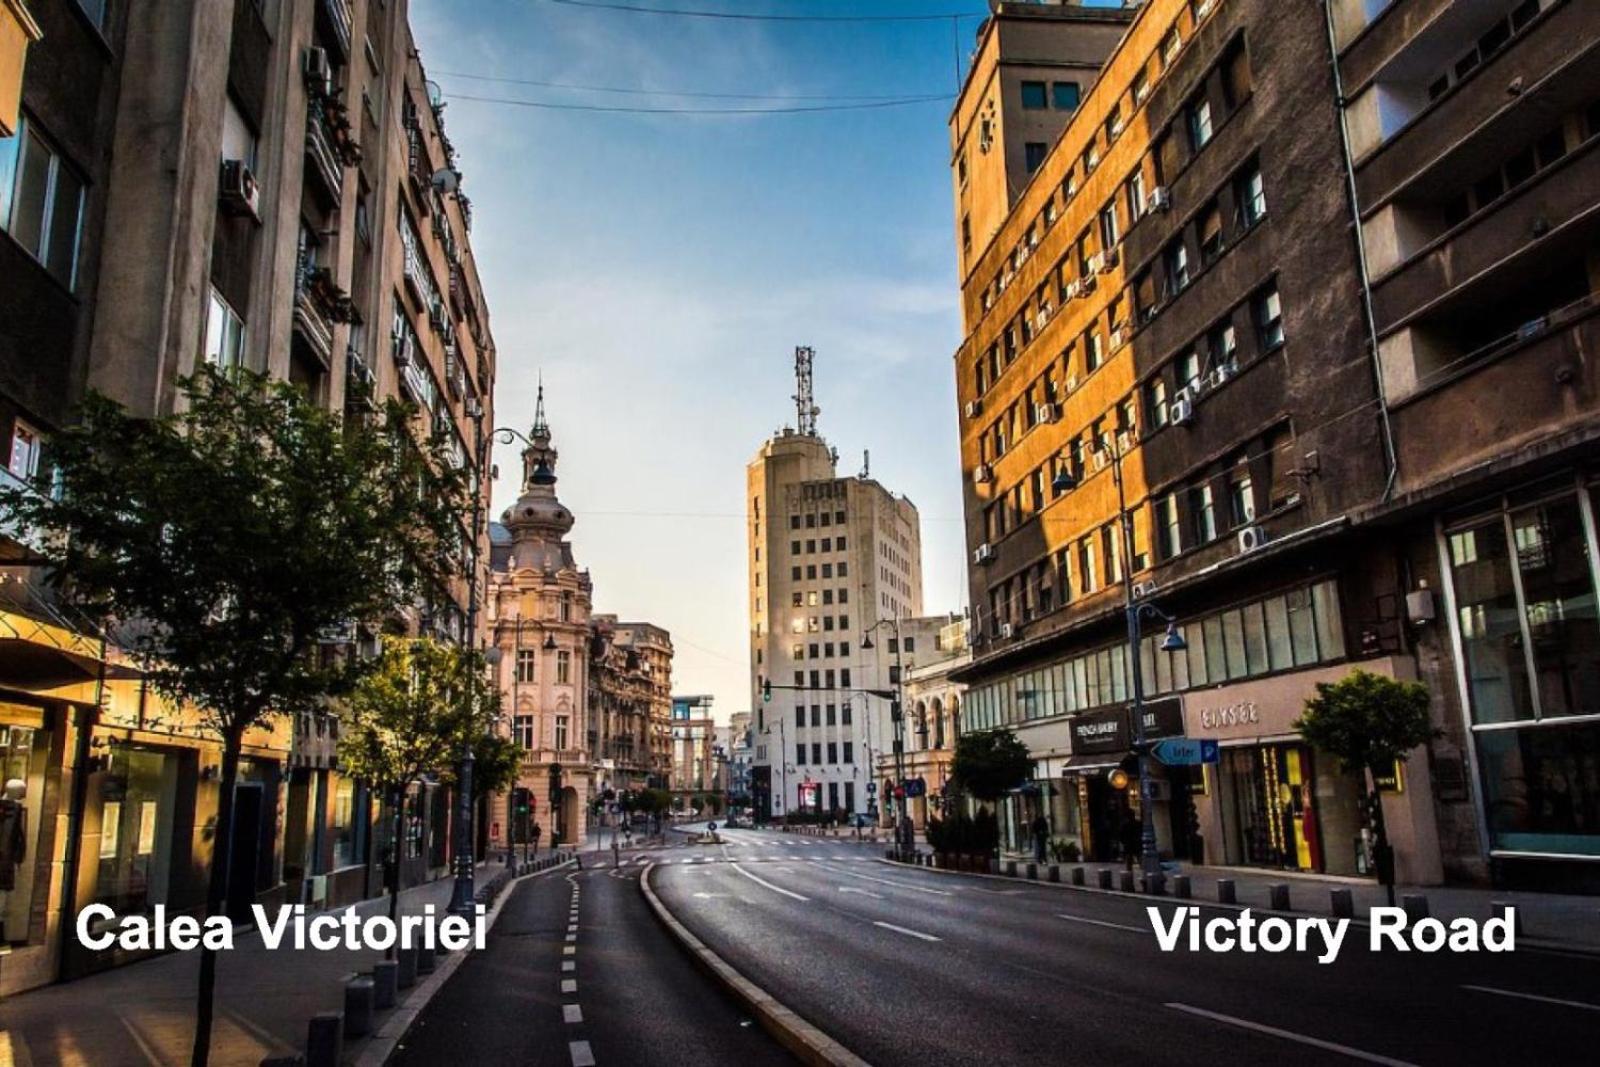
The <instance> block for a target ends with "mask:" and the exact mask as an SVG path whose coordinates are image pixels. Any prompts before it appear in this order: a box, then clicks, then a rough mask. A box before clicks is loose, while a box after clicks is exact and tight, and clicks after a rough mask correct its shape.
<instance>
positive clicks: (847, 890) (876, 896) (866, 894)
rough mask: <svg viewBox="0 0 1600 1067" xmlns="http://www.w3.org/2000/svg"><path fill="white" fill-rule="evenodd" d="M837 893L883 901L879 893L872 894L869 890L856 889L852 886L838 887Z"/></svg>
mask: <svg viewBox="0 0 1600 1067" xmlns="http://www.w3.org/2000/svg"><path fill="white" fill-rule="evenodd" d="M839 892H841V893H859V894H861V895H862V896H864V897H871V898H872V899H873V900H882V899H883V894H881V893H874V892H873V891H872V890H870V889H857V888H856V887H855V886H853V885H842V886H840V887H839Z"/></svg>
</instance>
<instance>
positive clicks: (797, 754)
mask: <svg viewBox="0 0 1600 1067" xmlns="http://www.w3.org/2000/svg"><path fill="white" fill-rule="evenodd" d="M794 761H795V763H797V764H799V765H800V766H802V767H804V766H805V765H806V746H805V745H796V746H794Z"/></svg>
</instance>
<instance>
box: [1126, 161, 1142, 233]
mask: <svg viewBox="0 0 1600 1067" xmlns="http://www.w3.org/2000/svg"><path fill="white" fill-rule="evenodd" d="M1145 198H1146V194H1145V188H1144V171H1142V170H1136V171H1134V172H1133V175H1132V177H1130V178H1129V179H1128V218H1129V219H1130V220H1132V221H1134V222H1137V221H1138V220H1139V218H1140V216H1142V215H1143V214H1144V208H1145Z"/></svg>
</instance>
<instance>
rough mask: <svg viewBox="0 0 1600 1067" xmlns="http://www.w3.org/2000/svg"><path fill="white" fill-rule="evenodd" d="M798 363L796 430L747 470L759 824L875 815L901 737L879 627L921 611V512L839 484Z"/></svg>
mask: <svg viewBox="0 0 1600 1067" xmlns="http://www.w3.org/2000/svg"><path fill="white" fill-rule="evenodd" d="M797 365H799V366H800V367H801V368H803V369H802V370H801V373H800V381H801V388H800V390H799V398H797V405H798V412H797V414H798V416H799V419H798V423H797V427H798V428H794V427H784V428H783V429H781V430H779V431H778V432H777V433H775V434H774V435H773V436H772V437H771V438H770V439H769V440H767V441H766V442H765V443H764V444H762V446H761V449H760V451H758V452H757V454H756V456H755V458H754V459H753V460H751V461H750V463H749V465H748V466H747V467H746V471H745V485H746V491H745V500H746V519H747V528H748V551H749V567H750V590H749V603H748V606H749V612H750V687H751V699H752V702H753V703H752V707H754V708H755V709H756V712H755V716H756V721H755V731H756V736H757V738H758V741H757V752H758V755H757V758H756V762H755V766H754V767H753V769H752V792H753V794H754V797H755V799H756V810H757V813H758V817H760V818H762V819H772V818H782V817H784V816H785V815H787V814H788V813H790V812H794V811H806V812H811V813H818V812H823V811H829V812H853V813H860V814H866V813H867V812H869V811H870V810H872V809H873V807H874V805H873V802H872V800H871V798H870V795H869V792H868V790H867V788H866V787H867V785H868V783H870V782H871V781H872V780H873V768H874V767H875V766H876V765H877V756H878V754H879V753H880V752H882V751H885V750H887V749H888V746H889V745H890V739H891V736H892V729H891V724H890V721H889V703H890V702H889V701H888V700H887V699H885V698H883V697H882V696H873V695H871V694H870V691H871V690H879V691H885V690H887V689H888V688H889V686H890V681H889V665H890V663H892V662H893V659H892V657H891V656H890V655H889V652H888V642H887V641H886V640H885V639H884V638H885V637H886V636H887V633H886V630H885V628H884V626H883V624H885V623H892V622H893V620H896V619H908V618H913V617H915V616H918V615H920V614H921V613H922V535H921V525H920V521H919V519H918V516H917V509H916V507H915V505H913V504H912V503H911V501H910V500H907V499H906V498H905V497H903V496H896V495H895V494H894V493H892V492H890V491H889V490H888V489H886V488H885V487H884V486H882V485H880V484H879V483H878V482H876V481H874V480H873V479H872V478H870V477H868V476H867V474H866V473H865V472H863V473H862V474H861V475H860V476H858V477H842V478H841V477H839V474H838V469H837V467H838V456H837V454H836V453H835V451H834V450H833V449H832V448H831V447H830V446H829V445H828V443H827V441H826V440H824V439H823V438H822V436H821V435H820V434H819V433H818V432H817V428H816V415H817V409H816V407H815V405H814V404H813V403H812V402H811V386H810V366H811V352H810V350H809V349H802V350H800V352H799V353H798V354H797ZM868 634H874V635H875V643H874V644H873V647H872V648H871V649H866V648H863V647H862V638H863V637H864V636H865V635H868ZM763 697H766V698H767V699H766V700H764V699H763ZM763 750H764V751H765V756H762V755H760V753H761V752H762V751H763Z"/></svg>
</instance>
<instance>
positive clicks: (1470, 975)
mask: <svg viewBox="0 0 1600 1067" xmlns="http://www.w3.org/2000/svg"><path fill="white" fill-rule="evenodd" d="M723 836H724V837H725V838H726V840H727V844H725V845H723V846H720V847H719V846H712V847H709V848H699V849H688V850H686V849H679V850H668V851H665V852H662V853H660V854H657V855H656V856H655V859H656V860H657V861H658V863H657V866H655V868H654V870H653V873H652V874H651V884H652V886H653V887H654V888H655V890H656V892H657V893H658V895H659V896H660V897H661V899H662V900H663V902H664V903H665V904H666V905H667V906H668V907H669V908H670V910H671V911H672V912H673V914H675V915H676V916H677V917H678V918H679V919H680V921H682V922H683V923H684V924H685V925H687V926H688V927H689V928H690V929H692V930H693V931H694V932H695V933H696V934H697V935H698V936H699V937H700V938H701V939H702V940H703V941H705V942H706V943H707V944H708V945H710V946H711V947H712V948H714V949H715V950H716V951H717V952H719V953H720V954H721V955H722V956H723V957H724V958H725V959H726V960H728V961H729V962H730V963H732V964H733V965H734V966H735V967H736V968H738V969H739V970H740V971H742V972H743V973H744V974H745V975H746V976H747V977H749V978H751V979H753V980H754V981H755V982H757V983H758V984H759V985H761V986H763V987H764V988H765V989H766V990H767V991H768V992H770V993H772V994H774V995H775V996H777V997H778V999H779V1000H781V1001H784V1002H785V1003H787V1004H788V1005H789V1006H790V1007H791V1008H793V1009H794V1010H796V1011H797V1012H799V1014H800V1015H801V1016H802V1017H804V1018H806V1019H807V1020H809V1021H810V1022H812V1023H814V1024H815V1025H817V1026H819V1027H821V1028H822V1029H823V1030H824V1031H826V1032H827V1033H828V1034H830V1035H831V1036H832V1037H834V1038H835V1039H837V1040H838V1041H840V1042H841V1043H842V1044H844V1045H845V1046H846V1047H848V1048H850V1049H851V1050H852V1051H854V1052H856V1053H857V1054H858V1055H860V1056H862V1057H863V1058H865V1059H866V1060H868V1061H870V1062H872V1063H874V1064H877V1065H880V1067H884V1065H895V1064H919V1065H922V1064H929V1063H937V1064H983V1065H984V1067H993V1065H995V1064H1011V1063H1028V1062H1063V1061H1075V1062H1080V1063H1110V1062H1140V1063H1173V1064H1179V1063H1181V1064H1185V1065H1187V1067H1192V1065H1194V1064H1196V1063H1221V1062H1234V1061H1240V1062H1250V1063H1288V1062H1292V1063H1294V1064H1296V1065H1297V1067H1307V1065H1311V1064H1320V1063H1348V1062H1351V1060H1357V1061H1361V1060H1364V1061H1366V1062H1376V1063H1390V1064H1395V1063H1399V1064H1468V1063H1485V1064H1490V1063H1492V1064H1506V1063H1540V1062H1545V1063H1563V1064H1564V1063H1575V1062H1595V1061H1594V1057H1595V1056H1596V1055H1597V1052H1596V1049H1597V1043H1600V960H1596V959H1595V958H1594V957H1585V956H1580V955H1577V954H1565V953H1556V952H1544V951H1537V950H1530V949H1526V948H1519V949H1518V950H1517V951H1516V952H1515V953H1512V954H1499V955H1488V954H1485V953H1479V954H1476V955H1458V954H1452V953H1438V954H1433V955H1424V954H1420V953H1417V952H1411V953H1407V954H1399V953H1396V952H1393V951H1388V952H1383V953H1373V952H1370V951H1369V949H1368V943H1367V935H1366V932H1365V930H1364V929H1363V928H1361V927H1356V928H1353V929H1352V930H1351V931H1350V933H1349V935H1348V937H1347V940H1346V943H1345V945H1344V947H1343V951H1342V952H1341V954H1340V955H1339V957H1338V959H1337V961H1336V962H1334V963H1331V964H1327V965H1322V964H1318V963H1317V962H1316V960H1315V957H1314V955H1306V954H1298V953H1292V952H1291V953H1285V954H1279V955H1273V954H1263V953H1259V952H1258V953H1255V954H1251V955H1245V954H1241V953H1237V952H1235V953H1230V954H1215V953H1208V952H1200V953H1191V952H1188V951H1187V950H1181V951H1178V952H1175V953H1171V954H1168V953H1163V952H1161V951H1160V950H1159V948H1158V946H1157V943H1156V938H1155V936H1154V934H1153V932H1152V930H1151V924H1150V919H1149V917H1148V916H1147V914H1146V912H1145V908H1146V906H1147V905H1149V904H1150V903H1151V902H1150V901H1149V900H1139V899H1136V898H1128V897H1120V896H1112V895H1107V894H1097V893H1090V892H1074V891H1070V890H1064V889H1061V888H1059V887H1056V888H1051V887H1046V886H1038V885H1031V886H1030V885H1028V884H1026V883H1020V882H1010V881H997V880H990V879H984V878H976V877H967V876H960V875H949V874H941V873H935V872H931V871H919V870H915V869H908V868H902V867H898V866H891V865H888V864H884V863H880V862H876V858H877V857H879V856H881V854H882V853H881V849H880V848H876V847H872V846H867V845H855V844H853V843H848V842H838V843H835V842H831V841H822V840H817V839H811V838H803V837H798V836H796V835H785V834H779V833H775V832H767V831H749V830H735V831H724V832H723ZM633 866H639V867H642V866H643V862H641V861H640V860H638V859H635V860H634V862H633ZM1178 906H1179V905H1178V904H1176V903H1174V902H1170V901H1169V902H1166V903H1164V904H1163V905H1162V910H1163V912H1164V913H1167V914H1170V913H1171V911H1172V910H1173V909H1175V908H1176V907H1178ZM1236 914H1237V913H1236V912H1232V911H1227V910H1222V909H1205V908H1203V909H1202V917H1203V918H1209V917H1212V916H1216V915H1227V916H1234V915H1236ZM710 1058H711V1060H712V1061H713V1062H734V1061H733V1060H732V1059H724V1058H723V1057H722V1056H720V1055H715V1056H711V1057H710Z"/></svg>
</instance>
